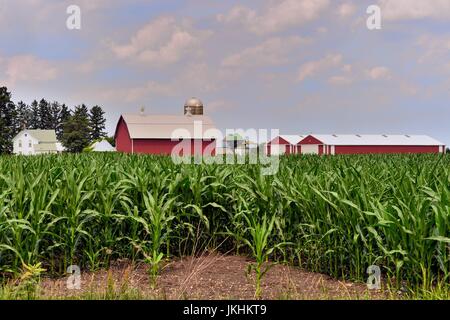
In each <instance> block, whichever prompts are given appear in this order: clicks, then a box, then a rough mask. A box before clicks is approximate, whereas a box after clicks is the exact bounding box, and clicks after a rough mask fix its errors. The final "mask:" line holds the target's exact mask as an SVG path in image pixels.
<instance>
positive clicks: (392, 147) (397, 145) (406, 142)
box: [297, 134, 445, 155]
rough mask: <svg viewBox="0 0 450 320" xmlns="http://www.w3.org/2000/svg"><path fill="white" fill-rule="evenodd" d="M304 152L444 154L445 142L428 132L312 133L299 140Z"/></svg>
mask: <svg viewBox="0 0 450 320" xmlns="http://www.w3.org/2000/svg"><path fill="white" fill-rule="evenodd" d="M297 150H298V153H301V154H319V155H322V154H325V155H327V154H331V155H334V154H376V153H444V152H445V144H443V143H441V142H439V141H437V140H435V139H433V138H431V137H429V136H425V135H336V134H311V135H308V136H307V137H305V138H304V139H302V140H301V141H300V142H299V143H298V148H297Z"/></svg>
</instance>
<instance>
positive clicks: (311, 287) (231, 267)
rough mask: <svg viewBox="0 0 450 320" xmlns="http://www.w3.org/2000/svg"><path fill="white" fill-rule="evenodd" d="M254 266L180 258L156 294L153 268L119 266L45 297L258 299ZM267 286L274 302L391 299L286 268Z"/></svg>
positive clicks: (50, 288) (44, 287) (267, 279)
mask: <svg viewBox="0 0 450 320" xmlns="http://www.w3.org/2000/svg"><path fill="white" fill-rule="evenodd" d="M252 262H253V261H252V260H250V259H248V258H246V257H242V256H228V255H219V254H215V253H214V254H204V255H202V256H199V257H187V258H180V259H176V260H173V261H170V262H168V263H167V264H166V265H165V266H164V267H163V268H162V270H161V271H160V275H159V276H158V278H157V285H156V287H155V288H154V289H153V288H152V285H151V283H152V282H151V277H150V276H149V274H148V265H145V264H137V265H132V264H131V263H130V262H129V261H117V262H115V263H114V264H113V265H112V266H111V267H110V268H109V269H108V270H100V271H97V272H92V273H83V272H82V275H81V289H79V290H69V289H67V284H66V283H67V278H61V279H56V280H55V279H49V278H46V279H43V281H42V284H41V289H40V291H41V292H40V295H41V297H43V298H49V299H67V298H80V297H81V298H89V297H90V298H95V299H103V298H108V296H109V298H112V299H114V298H123V297H128V298H131V299H136V298H138V299H204V300H217V299H254V298H255V284H254V276H253V275H248V274H247V270H248V266H249V265H250V264H251V263H252ZM261 287H262V298H263V299H271V300H273V299H302V300H303V299H307V300H309V299H386V298H387V295H386V294H385V293H383V292H381V291H379V290H378V291H377V290H375V291H374V290H368V289H367V286H366V285H365V284H364V283H353V282H347V281H339V280H335V279H332V278H330V277H328V276H326V275H323V274H318V273H311V272H307V271H305V270H302V269H300V268H297V267H290V266H285V265H280V264H277V265H274V266H272V267H271V268H270V270H269V271H268V272H267V274H266V275H265V276H264V278H263V280H262V284H261ZM111 293H113V294H111ZM108 294H109V295H108ZM127 294H128V296H127Z"/></svg>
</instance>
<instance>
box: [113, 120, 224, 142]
mask: <svg viewBox="0 0 450 320" xmlns="http://www.w3.org/2000/svg"><path fill="white" fill-rule="evenodd" d="M122 118H123V120H124V121H125V123H126V124H127V127H128V132H129V134H130V138H131V139H171V138H175V136H176V137H178V138H193V139H211V138H212V139H215V138H216V136H215V134H214V133H213V132H212V131H211V129H215V126H214V123H213V121H212V120H211V118H209V117H207V116H197V115H196V116H184V115H183V116H178V115H139V114H124V115H122ZM195 122H201V125H202V130H194V124H195ZM175 132H176V134H175Z"/></svg>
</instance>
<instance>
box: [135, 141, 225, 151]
mask: <svg viewBox="0 0 450 320" xmlns="http://www.w3.org/2000/svg"><path fill="white" fill-rule="evenodd" d="M197 141H199V142H200V148H201V149H200V152H201V153H203V152H204V151H205V149H206V147H207V146H208V145H210V144H214V150H213V153H212V154H213V155H215V143H216V142H215V141H212V142H211V141H206V140H205V141H201V140H197ZM190 142H191V150H190V152H191V153H190V154H191V155H193V154H194V152H195V151H197V150H195V147H194V140H190ZM179 143H180V142H179V141H172V140H171V139H135V140H134V153H143V154H161V155H171V154H172V150H173V149H174V148H175V147H176V146H177V145H178V144H179ZM185 151H188V150H185ZM179 155H182V154H179Z"/></svg>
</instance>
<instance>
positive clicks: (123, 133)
mask: <svg viewBox="0 0 450 320" xmlns="http://www.w3.org/2000/svg"><path fill="white" fill-rule="evenodd" d="M116 150H117V151H118V152H128V153H131V151H132V150H131V139H130V134H129V133H128V127H127V124H126V123H125V121H124V120H123V118H120V120H119V123H118V124H117V129H116Z"/></svg>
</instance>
